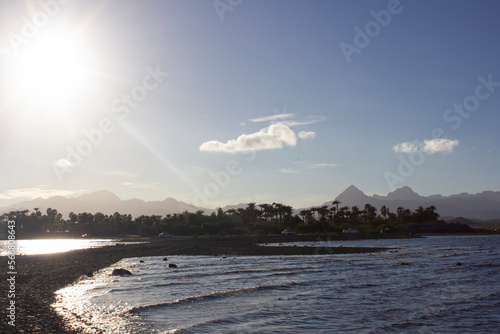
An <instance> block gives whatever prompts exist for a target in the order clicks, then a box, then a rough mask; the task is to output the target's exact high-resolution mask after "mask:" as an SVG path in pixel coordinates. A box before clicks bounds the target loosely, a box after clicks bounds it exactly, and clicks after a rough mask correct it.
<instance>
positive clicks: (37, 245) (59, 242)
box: [0, 239, 135, 256]
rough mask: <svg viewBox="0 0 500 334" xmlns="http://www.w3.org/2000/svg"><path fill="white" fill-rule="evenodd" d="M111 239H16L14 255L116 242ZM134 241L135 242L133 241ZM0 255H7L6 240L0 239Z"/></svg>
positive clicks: (62, 250) (42, 252) (65, 250)
mask: <svg viewBox="0 0 500 334" xmlns="http://www.w3.org/2000/svg"><path fill="white" fill-rule="evenodd" d="M117 242H118V241H117V240H113V239H37V240H16V248H17V251H16V255H36V254H50V253H61V252H67V251H70V250H75V249H86V248H96V247H103V246H113V245H115V244H116V243H117ZM134 243H135V242H134ZM0 244H1V249H2V251H1V253H0V256H5V255H7V240H1V242H0Z"/></svg>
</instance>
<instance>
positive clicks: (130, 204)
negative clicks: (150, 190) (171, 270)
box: [0, 190, 213, 218]
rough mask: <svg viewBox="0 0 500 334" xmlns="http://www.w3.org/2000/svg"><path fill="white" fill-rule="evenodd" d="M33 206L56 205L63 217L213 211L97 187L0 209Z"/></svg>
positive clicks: (175, 201)
mask: <svg viewBox="0 0 500 334" xmlns="http://www.w3.org/2000/svg"><path fill="white" fill-rule="evenodd" d="M34 208H39V209H40V211H41V212H43V213H45V211H46V210H47V208H52V209H56V210H57V211H58V212H60V213H61V214H62V215H63V217H64V218H67V217H68V215H69V213H70V212H74V213H80V212H90V213H96V212H102V213H104V214H108V215H109V214H113V213H115V212H119V213H122V214H131V215H132V216H133V217H137V216H140V215H153V214H155V215H162V216H164V215H166V214H173V213H181V212H184V211H189V212H196V211H198V210H203V211H205V213H211V212H212V211H213V210H211V209H206V208H201V207H196V206H194V205H191V204H187V203H184V202H180V201H177V200H176V199H174V198H166V199H164V200H163V201H150V202H146V201H143V200H141V199H137V198H134V199H128V200H121V199H120V198H119V197H118V196H116V195H115V194H114V193H112V192H110V191H106V190H101V191H96V192H93V193H90V194H85V195H81V196H79V197H75V198H66V197H62V196H55V197H50V198H47V199H43V198H37V199H34V200H31V201H25V202H21V203H16V204H12V205H9V206H6V207H3V208H0V213H5V212H9V211H15V210H30V211H33V209H34Z"/></svg>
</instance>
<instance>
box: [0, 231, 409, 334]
mask: <svg viewBox="0 0 500 334" xmlns="http://www.w3.org/2000/svg"><path fill="white" fill-rule="evenodd" d="M370 238H372V239H381V238H384V239H385V238H401V236H380V235H378V236H373V237H371V236H354V235H296V236H231V237H205V236H203V237H173V238H168V239H162V238H150V239H149V241H150V242H149V243H141V244H132V245H126V244H123V243H122V242H124V241H137V239H135V240H131V239H126V238H122V239H119V240H117V244H116V245H115V246H104V247H100V248H89V249H82V250H74V251H69V252H64V253H53V254H42V255H22V256H21V255H20V256H16V268H17V275H16V298H15V302H16V304H15V305H16V321H15V324H16V326H15V327H13V326H10V325H8V323H7V321H8V318H7V317H6V310H5V309H6V307H7V305H8V304H7V303H8V301H9V300H8V298H7V295H8V286H7V284H3V291H2V294H1V295H0V301H1V305H2V314H3V315H4V317H3V319H2V321H1V326H0V331H1V332H2V333H3V332H5V333H9V332H12V333H31V332H40V333H76V332H74V331H72V330H70V329H68V328H66V325H65V323H64V321H63V319H62V317H61V316H59V315H58V314H57V313H56V312H55V311H54V310H53V309H52V307H51V306H50V305H51V304H52V303H54V301H55V295H54V292H55V291H57V290H59V289H61V288H63V287H65V286H68V285H70V284H72V283H73V282H75V281H77V280H78V279H80V277H81V276H89V275H91V274H92V273H94V272H97V271H99V270H101V269H104V268H106V267H110V266H112V265H113V264H114V263H116V262H118V261H120V260H121V259H123V258H131V257H145V256H171V255H206V256H269V255H317V254H353V253H373V252H380V251H384V250H386V248H376V247H374V248H372V247H334V248H325V247H318V248H316V247H265V246H259V245H257V244H267V243H283V242H291V241H321V240H323V241H326V240H339V241H341V240H358V239H370ZM1 259H2V261H3V266H4V273H7V272H8V270H7V268H6V266H7V260H8V258H7V257H6V256H2V257H1Z"/></svg>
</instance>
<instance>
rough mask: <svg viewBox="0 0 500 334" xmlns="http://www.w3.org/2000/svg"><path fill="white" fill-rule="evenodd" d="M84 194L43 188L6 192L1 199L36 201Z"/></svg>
mask: <svg viewBox="0 0 500 334" xmlns="http://www.w3.org/2000/svg"><path fill="white" fill-rule="evenodd" d="M82 192H83V190H64V189H44V188H41V187H36V188H20V189H10V190H7V191H4V192H3V193H1V194H0V199H35V198H39V197H41V198H49V197H54V196H73V195H76V194H79V193H82Z"/></svg>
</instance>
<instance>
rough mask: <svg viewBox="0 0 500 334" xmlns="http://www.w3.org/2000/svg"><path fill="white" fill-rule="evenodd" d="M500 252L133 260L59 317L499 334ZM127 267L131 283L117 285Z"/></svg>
mask: <svg viewBox="0 0 500 334" xmlns="http://www.w3.org/2000/svg"><path fill="white" fill-rule="evenodd" d="M499 241H500V237H498V236H477V237H476V236H474V237H430V238H422V239H407V240H361V241H349V242H345V241H343V242H342V245H343V246H375V247H388V246H389V247H390V246H392V247H398V249H397V251H395V250H391V251H388V252H383V253H373V254H345V255H314V256H269V257H252V256H246V257H231V258H220V257H207V256H191V257H189V256H175V257H169V261H168V262H166V261H163V258H162V257H144V258H140V259H139V258H130V259H124V260H122V261H120V262H119V263H117V264H115V265H114V266H112V268H106V269H104V270H102V271H101V272H99V273H98V274H96V275H95V277H93V278H92V279H86V280H82V281H79V282H77V283H75V284H73V285H72V286H70V287H67V288H64V289H62V290H60V291H58V293H57V296H58V298H57V303H56V304H55V305H54V307H55V308H56V309H57V311H58V312H60V313H61V314H63V315H64V317H65V319H66V320H67V321H68V323H70V324H71V325H72V326H73V327H74V328H76V329H77V330H78V331H79V332H82V333H97V332H108V333H144V332H148V333H155V332H156V333H214V332H217V333H234V332H238V333H262V332H277V333H330V332H353V333H358V332H365V333H399V332H440V333H456V332H483V333H484V332H491V331H495V330H496V329H498V328H500V315H499V310H500V298H498V297H499V296H500V288H499V286H498V283H497V282H498V281H499V279H500V256H499V255H500V252H499V249H498V246H497V245H498V242H499ZM330 243H331V245H332V246H338V243H335V242H330ZM320 247H330V246H329V245H328V244H327V243H323V244H321V246H320ZM140 260H143V261H144V263H141V262H140ZM169 262H170V263H175V264H177V266H178V267H177V268H169V267H168V263H169ZM458 262H460V264H461V265H457V263H458ZM118 267H120V268H125V269H128V270H130V271H131V272H132V273H133V275H132V276H127V277H112V276H110V273H111V271H112V269H113V268H118Z"/></svg>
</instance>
